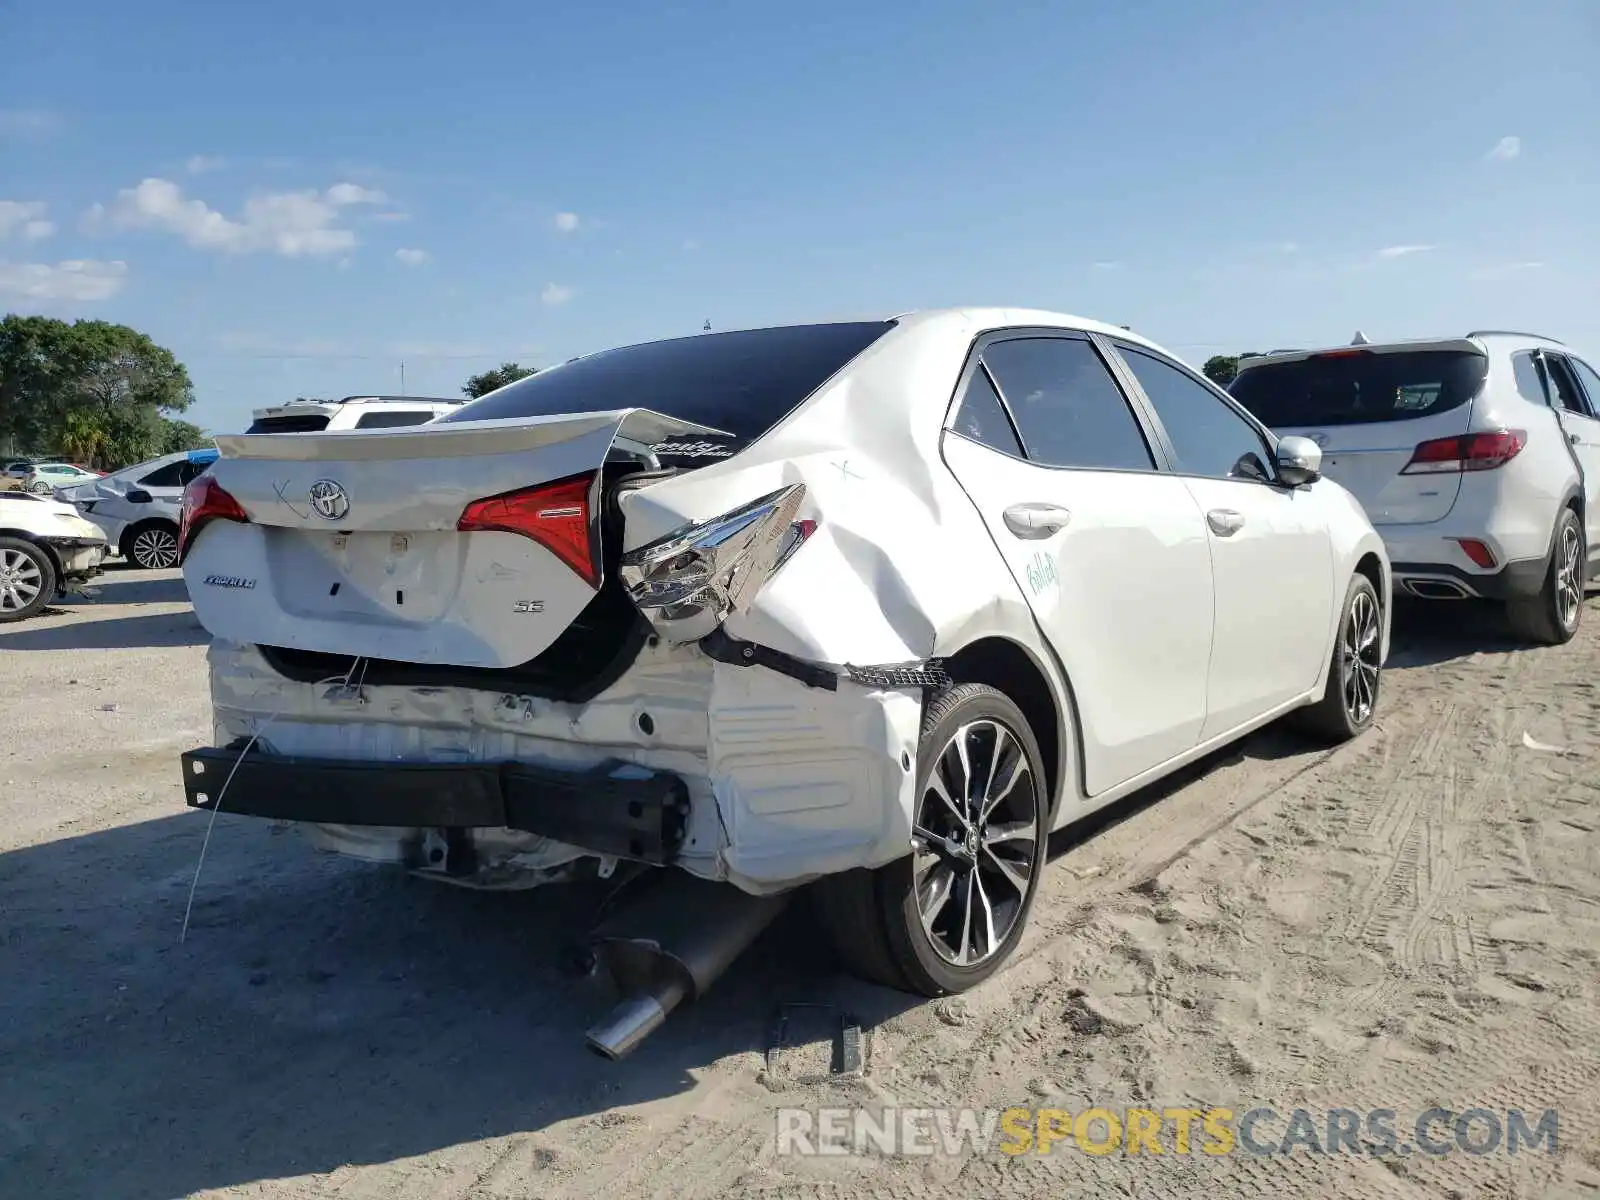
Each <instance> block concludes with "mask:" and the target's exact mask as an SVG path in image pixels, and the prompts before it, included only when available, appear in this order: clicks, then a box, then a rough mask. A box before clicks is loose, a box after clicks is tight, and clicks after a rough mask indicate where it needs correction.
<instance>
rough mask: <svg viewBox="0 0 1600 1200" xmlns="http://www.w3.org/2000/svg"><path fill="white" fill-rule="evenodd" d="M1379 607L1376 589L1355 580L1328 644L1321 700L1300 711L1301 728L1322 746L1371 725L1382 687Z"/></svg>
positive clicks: (1361, 579) (1359, 578)
mask: <svg viewBox="0 0 1600 1200" xmlns="http://www.w3.org/2000/svg"><path fill="white" fill-rule="evenodd" d="M1382 649H1383V606H1382V605H1381V604H1380V603H1379V600H1378V590H1377V589H1376V588H1375V587H1373V586H1372V580H1370V579H1368V578H1367V577H1366V576H1365V575H1355V576H1352V577H1351V579H1350V586H1349V587H1348V588H1347V589H1345V595H1344V607H1343V608H1342V609H1340V611H1339V631H1338V633H1337V634H1336V635H1335V636H1334V639H1333V657H1332V659H1331V661H1330V662H1329V664H1328V683H1327V686H1326V687H1324V688H1323V689H1322V699H1321V700H1318V701H1317V702H1316V703H1315V704H1313V705H1312V706H1311V707H1310V708H1303V709H1301V710H1300V714H1299V716H1300V724H1301V727H1302V728H1304V729H1305V731H1306V732H1307V733H1309V734H1311V735H1312V736H1313V737H1316V738H1318V739H1320V740H1322V741H1326V742H1330V743H1339V742H1348V741H1349V740H1350V739H1351V738H1355V737H1359V736H1360V735H1361V734H1362V733H1364V732H1366V730H1367V727H1368V726H1370V725H1371V724H1372V720H1373V717H1374V716H1376V714H1377V711H1378V695H1379V692H1380V691H1381V690H1382V684H1383V665H1382V664H1381V663H1380V662H1379V661H1378V655H1379V654H1380V653H1381V652H1382Z"/></svg>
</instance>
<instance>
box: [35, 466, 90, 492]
mask: <svg viewBox="0 0 1600 1200" xmlns="http://www.w3.org/2000/svg"><path fill="white" fill-rule="evenodd" d="M101 478H104V476H103V475H102V474H101V473H100V472H99V471H91V470H89V469H88V468H86V467H80V466H78V465H77V464H76V463H69V462H37V463H33V464H32V465H31V466H29V468H28V472H27V474H25V475H24V476H22V490H23V491H25V492H31V493H32V494H33V495H35V496H48V495H50V494H51V493H52V492H53V491H55V489H56V488H61V487H75V486H77V485H78V484H84V483H93V482H94V481H95V480H96V479H101Z"/></svg>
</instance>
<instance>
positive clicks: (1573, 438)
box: [1567, 433, 1583, 446]
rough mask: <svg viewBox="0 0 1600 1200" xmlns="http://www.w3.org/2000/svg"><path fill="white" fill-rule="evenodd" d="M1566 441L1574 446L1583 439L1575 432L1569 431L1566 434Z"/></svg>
mask: <svg viewBox="0 0 1600 1200" xmlns="http://www.w3.org/2000/svg"><path fill="white" fill-rule="evenodd" d="M1567 441H1569V442H1571V443H1572V444H1573V445H1574V446H1576V445H1579V444H1581V443H1582V441H1583V439H1582V438H1581V437H1579V436H1578V435H1577V434H1575V433H1569V434H1567Z"/></svg>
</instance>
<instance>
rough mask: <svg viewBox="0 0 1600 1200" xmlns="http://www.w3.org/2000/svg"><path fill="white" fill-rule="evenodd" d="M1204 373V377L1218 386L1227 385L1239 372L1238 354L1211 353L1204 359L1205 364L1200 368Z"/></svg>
mask: <svg viewBox="0 0 1600 1200" xmlns="http://www.w3.org/2000/svg"><path fill="white" fill-rule="evenodd" d="M1200 369H1201V370H1202V371H1204V372H1205V373H1206V378H1207V379H1209V380H1211V382H1212V383H1214V384H1216V385H1217V386H1218V387H1227V386H1228V385H1229V384H1230V383H1232V382H1233V378H1234V376H1235V375H1237V374H1238V373H1239V356H1238V355H1237V354H1213V355H1212V356H1211V357H1210V358H1208V359H1206V365H1205V366H1203V367H1201V368H1200Z"/></svg>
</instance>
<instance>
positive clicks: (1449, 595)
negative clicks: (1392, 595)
mask: <svg viewBox="0 0 1600 1200" xmlns="http://www.w3.org/2000/svg"><path fill="white" fill-rule="evenodd" d="M1405 589H1406V591H1408V592H1410V593H1411V594H1412V595H1413V596H1416V597H1417V598H1418V599H1419V600H1465V599H1466V598H1467V595H1468V593H1467V589H1466V588H1464V587H1462V586H1461V585H1460V584H1459V583H1453V582H1451V581H1450V580H1448V579H1407V580H1405Z"/></svg>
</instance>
